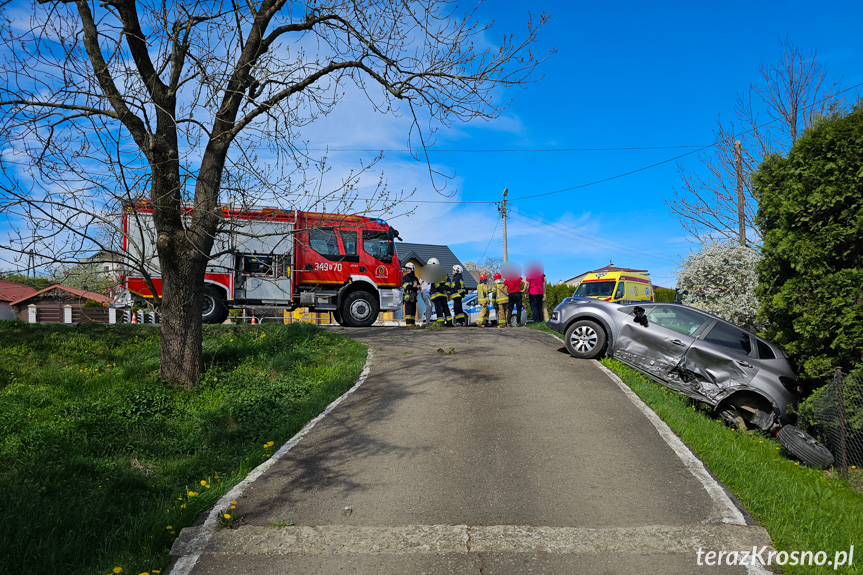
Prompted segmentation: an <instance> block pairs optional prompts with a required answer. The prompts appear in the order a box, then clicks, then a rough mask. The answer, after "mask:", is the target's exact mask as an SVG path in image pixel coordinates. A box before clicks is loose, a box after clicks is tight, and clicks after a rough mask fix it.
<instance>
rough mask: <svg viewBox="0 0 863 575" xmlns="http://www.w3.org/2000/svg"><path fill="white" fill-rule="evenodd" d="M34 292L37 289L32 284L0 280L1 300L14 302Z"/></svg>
mask: <svg viewBox="0 0 863 575" xmlns="http://www.w3.org/2000/svg"><path fill="white" fill-rule="evenodd" d="M34 293H36V290H35V289H33V288H31V287H30V286H25V285H24V284H19V283H15V282H7V281H5V280H0V302H13V301H15V300H18V299H21V298H23V297H27V296H28V295H31V294H34Z"/></svg>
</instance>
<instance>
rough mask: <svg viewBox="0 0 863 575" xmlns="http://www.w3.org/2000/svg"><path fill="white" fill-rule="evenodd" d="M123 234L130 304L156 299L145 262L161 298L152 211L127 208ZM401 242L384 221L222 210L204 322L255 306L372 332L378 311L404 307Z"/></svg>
mask: <svg viewBox="0 0 863 575" xmlns="http://www.w3.org/2000/svg"><path fill="white" fill-rule="evenodd" d="M123 230H124V239H123V248H124V251H125V252H126V253H127V254H128V261H129V265H127V268H126V269H127V271H126V275H125V280H124V281H125V288H126V290H127V292H128V297H130V298H131V297H133V296H134V297H139V298H153V297H154V294H153V290H152V289H151V288H150V283H148V282H147V280H146V279H145V277H144V274H142V273H140V272H137V273H135V270H136V269H138V268H139V265H140V263H142V262H143V264H144V266H143V267H144V268H145V269H146V270H147V272H148V275H149V276H150V278H151V282H152V285H153V287H155V291H156V293H155V297H161V294H162V289H161V288H162V282H161V277H160V276H159V267H158V265H159V264H158V256H157V254H156V249H155V226H154V225H153V219H152V209H150V208H148V207H147V206H146V205H144V206H140V205H139V206H134V207H132V208H129V209H127V210H126V212H125V213H124V218H123ZM397 237H398V232H397V231H396V230H395V229H393V228H392V227H391V226H390V225H389V224H387V223H386V222H385V221H384V220H380V219H371V218H366V217H362V216H350V215H342V214H325V213H314V212H299V211H286V210H280V209H269V208H268V209H257V210H237V209H232V208H229V207H225V208H223V209H222V226H221V229H220V233H219V235H218V236H217V237H216V241H215V243H214V245H213V249H212V256H211V260H210V263H209V265H208V266H207V270H206V274H205V277H204V281H205V286H204V293H203V303H202V310H201V313H202V319H203V320H204V321H205V322H207V323H221V322H222V321H224V320H225V319H226V318H227V316H228V308H229V307H244V306H254V305H258V306H273V307H284V308H287V309H289V310H292V309H295V308H298V307H303V308H307V309H309V310H310V311H324V312H332V313H333V316H334V318H335V320H336V321H337V322H338V323H339V324H341V325H346V326H352V327H362V326H368V325H371V324H372V323H374V322H375V321H376V320H377V317H378V312H379V311H381V310H384V311H394V310H397V309H400V308H401V305H402V293H401V266H400V264H399V261H398V256H397V254H396V250H395V246H394V240H395V239H396V238H397ZM134 264H138V265H134Z"/></svg>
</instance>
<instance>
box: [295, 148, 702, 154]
mask: <svg viewBox="0 0 863 575" xmlns="http://www.w3.org/2000/svg"><path fill="white" fill-rule="evenodd" d="M702 147H703V146H621V147H613V148H474V149H471V148H429V151H430V152H435V153H438V152H443V153H459V154H498V153H514V154H518V153H522V152H525V153H570V152H624V151H638V150H678V149H684V148H702ZM307 150H308V151H309V152H387V153H411V154H412V153H414V150H409V149H383V150H382V149H379V148H307Z"/></svg>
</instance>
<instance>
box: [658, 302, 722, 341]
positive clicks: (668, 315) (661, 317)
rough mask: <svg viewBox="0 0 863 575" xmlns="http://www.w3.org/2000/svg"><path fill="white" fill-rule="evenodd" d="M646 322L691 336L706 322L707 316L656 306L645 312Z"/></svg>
mask: <svg viewBox="0 0 863 575" xmlns="http://www.w3.org/2000/svg"><path fill="white" fill-rule="evenodd" d="M647 320H648V321H649V322H650V323H655V324H658V325H661V326H662V327H665V328H668V329H671V330H674V331H676V332H678V333H682V334H684V335H692V334H693V333H695V332H696V331H697V330H698V328H699V327H701V325H702V324H703V323H704V322H705V321H707V316H704V315H701V314H700V313H697V312H694V311H691V310H688V309H685V308H682V307H677V306H670V305H668V306H665V305H657V306H654V307H652V308H651V309H650V311H648V312H647Z"/></svg>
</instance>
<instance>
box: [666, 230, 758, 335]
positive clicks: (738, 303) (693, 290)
mask: <svg viewBox="0 0 863 575" xmlns="http://www.w3.org/2000/svg"><path fill="white" fill-rule="evenodd" d="M760 259H761V255H760V254H759V253H758V251H756V250H754V249H752V248H749V247H743V246H740V245H737V244H735V243H733V242H715V243H712V244H707V245H705V246H704V247H703V248H702V249H701V250H700V251H699V252H696V253H693V254H690V255H689V256H687V257H686V258H684V259H683V261H682V262H681V264H680V267H679V268H678V270H679V275H678V276H677V291H678V293H681V294H683V303H685V304H687V305H691V306H692V307H696V308H699V309H703V310H704V311H707V312H710V313H712V314H715V315H718V316H719V317H721V318H723V319H726V320H728V321H730V322H733V323H735V324H737V325H739V326H741V327H744V328H747V329H754V328H755V327H756V316H757V315H758V310H759V307H760V304H759V302H758V298H757V297H756V296H755V286H756V284H757V283H758V275H757V274H756V273H755V265H756V264H757V263H758V261H759V260H760Z"/></svg>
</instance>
